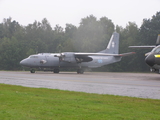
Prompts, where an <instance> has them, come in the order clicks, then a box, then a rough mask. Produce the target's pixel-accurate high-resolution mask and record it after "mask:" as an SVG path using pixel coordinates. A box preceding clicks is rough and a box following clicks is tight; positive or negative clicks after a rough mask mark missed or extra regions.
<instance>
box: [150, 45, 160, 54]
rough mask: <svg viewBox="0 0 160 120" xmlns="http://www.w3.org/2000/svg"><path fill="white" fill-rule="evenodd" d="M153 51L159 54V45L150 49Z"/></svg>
mask: <svg viewBox="0 0 160 120" xmlns="http://www.w3.org/2000/svg"><path fill="white" fill-rule="evenodd" d="M152 52H153V53H157V54H160V47H156V48H154V49H153V50H152Z"/></svg>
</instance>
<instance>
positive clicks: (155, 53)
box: [129, 34, 160, 74]
mask: <svg viewBox="0 0 160 120" xmlns="http://www.w3.org/2000/svg"><path fill="white" fill-rule="evenodd" d="M129 48H152V51H151V52H148V53H146V54H145V56H146V58H145V62H146V63H147V65H149V66H150V71H151V72H157V73H159V74H160V34H159V35H158V37H157V41H156V45H151V46H129Z"/></svg>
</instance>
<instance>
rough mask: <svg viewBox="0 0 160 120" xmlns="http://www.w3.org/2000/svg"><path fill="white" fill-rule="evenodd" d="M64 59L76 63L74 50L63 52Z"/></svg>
mask: <svg viewBox="0 0 160 120" xmlns="http://www.w3.org/2000/svg"><path fill="white" fill-rule="evenodd" d="M62 55H63V57H62V61H65V62H69V63H76V59H75V55H74V53H73V52H64V53H62Z"/></svg>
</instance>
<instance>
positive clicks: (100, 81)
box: [0, 71, 160, 99]
mask: <svg viewBox="0 0 160 120" xmlns="http://www.w3.org/2000/svg"><path fill="white" fill-rule="evenodd" d="M0 83H4V84H11V85H20V86H25V87H35V88H50V89H60V90H69V91H80V92H86V93H97V94H111V95H120V96H129V97H139V98H151V99H160V74H154V73H114V72H113V73H112V72H99V73H98V72H86V73H84V74H77V73H76V72H60V73H59V74H54V73H52V72H40V71H38V72H36V73H30V72H29V71H27V72H14V71H0Z"/></svg>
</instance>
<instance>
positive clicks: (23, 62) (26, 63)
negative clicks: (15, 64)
mask: <svg viewBox="0 0 160 120" xmlns="http://www.w3.org/2000/svg"><path fill="white" fill-rule="evenodd" d="M20 65H22V66H27V65H28V62H27V60H26V59H23V60H21V61H20Z"/></svg>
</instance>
